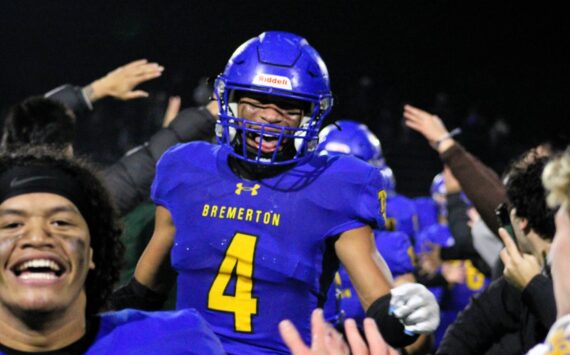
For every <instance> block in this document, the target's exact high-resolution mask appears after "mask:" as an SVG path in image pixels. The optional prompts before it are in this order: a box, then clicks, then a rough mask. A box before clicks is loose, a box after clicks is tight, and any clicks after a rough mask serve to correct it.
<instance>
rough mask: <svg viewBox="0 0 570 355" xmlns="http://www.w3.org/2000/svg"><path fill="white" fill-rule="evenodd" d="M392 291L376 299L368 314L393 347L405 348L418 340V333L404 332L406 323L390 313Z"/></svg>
mask: <svg viewBox="0 0 570 355" xmlns="http://www.w3.org/2000/svg"><path fill="white" fill-rule="evenodd" d="M391 298H392V295H391V294H390V293H388V294H386V295H384V296H382V297H380V298H378V299H377V300H376V301H374V302H373V303H372V304H371V305H370V307H368V310H367V311H366V316H367V317H370V318H372V319H374V321H376V324H377V325H378V329H379V330H380V333H382V337H383V338H384V340H386V342H387V343H388V344H389V345H390V346H391V347H393V348H403V347H404V346H407V345H410V344H412V343H413V342H415V341H416V339H417V338H418V335H408V334H406V333H405V332H404V325H403V324H402V323H401V322H400V320H399V319H398V318H396V317H395V316H393V315H390V314H389V313H388V312H389V310H390V299H391Z"/></svg>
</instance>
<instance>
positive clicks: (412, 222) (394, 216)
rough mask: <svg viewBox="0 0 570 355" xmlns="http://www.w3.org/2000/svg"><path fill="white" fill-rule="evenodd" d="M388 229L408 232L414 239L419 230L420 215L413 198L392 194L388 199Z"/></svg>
mask: <svg viewBox="0 0 570 355" xmlns="http://www.w3.org/2000/svg"><path fill="white" fill-rule="evenodd" d="M386 216H387V217H388V219H387V221H386V229H389V230H394V231H400V232H404V233H406V234H407V235H408V236H409V237H410V238H411V240H412V241H413V240H414V239H415V237H416V233H417V232H418V216H417V212H416V206H415V204H414V202H413V200H412V199H410V198H407V197H406V196H403V195H400V194H394V195H390V194H388V199H387V201H386Z"/></svg>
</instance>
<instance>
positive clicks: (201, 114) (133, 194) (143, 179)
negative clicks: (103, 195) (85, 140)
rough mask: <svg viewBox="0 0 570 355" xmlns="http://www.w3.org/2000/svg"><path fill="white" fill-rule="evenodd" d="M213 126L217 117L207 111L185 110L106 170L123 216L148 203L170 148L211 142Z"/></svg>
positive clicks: (108, 186)
mask: <svg viewBox="0 0 570 355" xmlns="http://www.w3.org/2000/svg"><path fill="white" fill-rule="evenodd" d="M214 124H215V119H214V117H213V116H212V115H211V114H210V112H209V111H208V110H207V109H206V108H205V107H201V108H197V109H196V108H191V109H186V110H184V111H182V112H180V113H179V114H178V116H177V117H176V118H175V119H174V120H173V121H172V122H171V123H170V125H169V126H168V127H166V128H162V129H160V130H159V131H158V132H156V133H155V134H154V135H153V136H152V137H151V138H150V140H149V141H148V142H147V143H145V144H143V145H141V146H139V147H137V148H135V149H133V150H131V151H130V152H128V153H127V154H126V155H125V156H124V157H123V158H121V159H120V160H119V161H118V162H117V163H115V164H113V165H112V166H110V167H108V168H106V169H105V170H104V171H103V178H104V179H105V182H106V184H107V188H108V189H109V191H110V193H111V196H113V198H114V199H115V203H116V204H117V207H118V208H119V211H120V213H121V215H125V214H127V213H128V212H129V211H130V210H131V209H133V208H134V207H135V206H136V205H138V204H139V203H140V202H142V201H144V200H146V199H148V197H149V195H150V185H151V184H152V180H153V178H154V173H155V165H156V162H157V161H158V159H159V158H160V156H161V155H162V154H163V153H164V152H165V151H166V150H167V149H168V148H169V147H171V146H173V145H174V144H176V143H179V142H188V141H194V140H210V139H212V137H213V136H214Z"/></svg>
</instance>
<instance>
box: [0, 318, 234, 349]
mask: <svg viewBox="0 0 570 355" xmlns="http://www.w3.org/2000/svg"><path fill="white" fill-rule="evenodd" d="M88 324H89V325H88V327H87V333H86V334H85V336H83V338H81V339H79V340H78V341H77V342H75V343H73V344H71V345H69V346H66V347H65V348H63V349H59V350H55V351H49V352H41V354H48V353H49V354H86V355H115V354H121V355H140V354H147V355H159V354H189V355H190V354H194V355H203V354H208V355H210V354H211V355H222V354H225V352H224V349H223V347H222V343H221V342H220V340H219V339H218V337H217V336H216V335H215V334H214V333H213V332H212V330H211V329H210V327H209V325H208V324H207V323H206V321H205V320H204V318H202V317H201V316H200V314H198V312H196V310H194V309H184V310H180V311H169V312H143V311H139V310H134V309H125V310H122V311H119V312H109V313H103V314H101V315H98V316H96V317H94V318H92V319H90V321H89V323H88ZM5 353H7V354H14V353H17V354H31V353H27V352H26V353H25V352H19V351H15V350H13V349H8V348H5V347H3V346H2V345H0V354H5Z"/></svg>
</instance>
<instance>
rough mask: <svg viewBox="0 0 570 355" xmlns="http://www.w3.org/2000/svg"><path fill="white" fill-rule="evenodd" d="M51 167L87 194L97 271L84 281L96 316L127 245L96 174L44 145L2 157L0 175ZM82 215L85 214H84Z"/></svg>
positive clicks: (88, 311) (89, 312)
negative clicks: (65, 175)
mask: <svg viewBox="0 0 570 355" xmlns="http://www.w3.org/2000/svg"><path fill="white" fill-rule="evenodd" d="M29 166H32V167H50V168H55V169H59V170H61V171H63V172H64V173H66V174H67V175H69V176H70V177H71V178H72V179H76V181H77V183H78V184H79V186H80V189H81V192H82V193H83V194H84V197H85V201H86V205H85V208H86V210H87V211H89V212H88V213H89V216H83V218H84V219H85V220H86V221H87V222H88V227H89V234H90V240H91V242H90V246H91V248H92V249H93V262H94V263H95V269H93V270H89V273H88V274H87V279H86V281H85V293H86V295H87V308H86V314H87V315H93V314H95V313H97V312H99V311H100V310H102V309H103V307H104V306H105V305H106V303H107V300H108V298H109V296H110V295H111V293H112V291H113V287H114V284H115V283H116V282H117V280H118V279H119V272H120V267H121V263H122V257H123V252H124V246H123V244H122V243H121V241H120V239H119V238H120V235H121V232H122V229H121V225H120V219H119V214H118V213H117V210H116V208H115V206H114V204H113V201H112V200H111V198H110V196H109V193H108V192H107V190H106V188H105V187H104V184H103V182H102V180H101V179H100V178H99V176H98V174H97V172H96V171H95V170H94V168H92V167H91V166H90V164H89V163H88V162H86V161H84V160H82V159H79V158H68V157H66V156H65V155H64V153H63V152H62V151H56V150H53V149H48V148H47V147H45V146H35V147H34V146H29V147H22V148H20V149H18V150H16V151H13V152H4V153H1V154H0V174H3V173H5V172H6V171H8V170H10V169H11V168H14V167H29ZM82 213H85V212H83V211H82Z"/></svg>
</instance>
